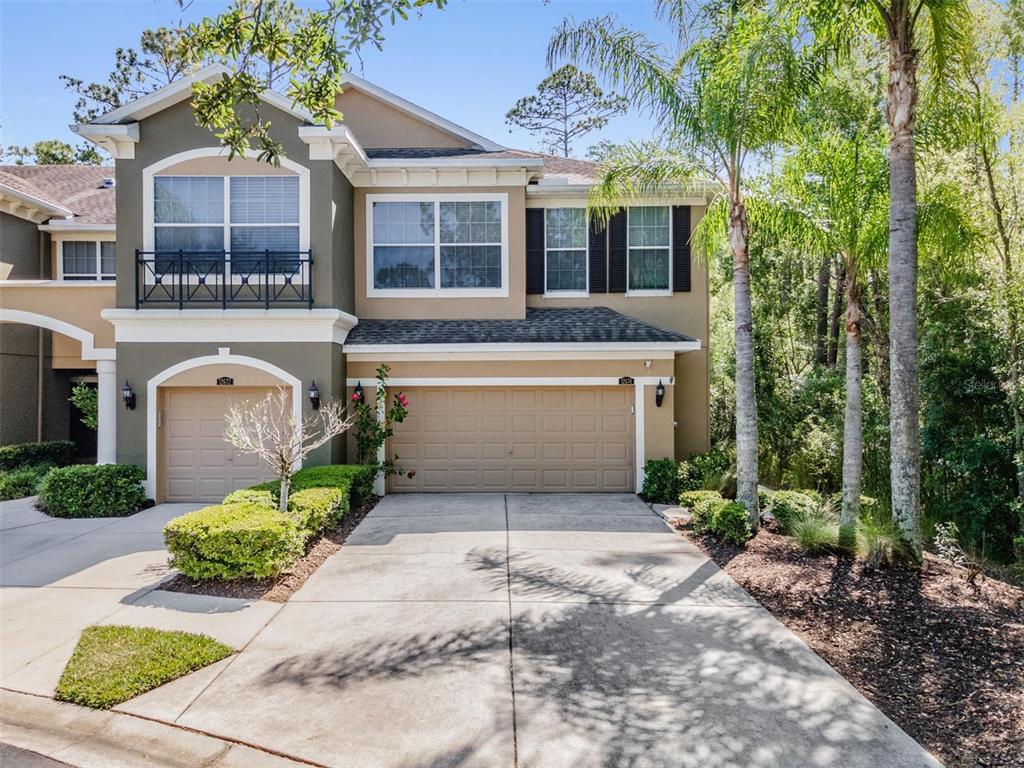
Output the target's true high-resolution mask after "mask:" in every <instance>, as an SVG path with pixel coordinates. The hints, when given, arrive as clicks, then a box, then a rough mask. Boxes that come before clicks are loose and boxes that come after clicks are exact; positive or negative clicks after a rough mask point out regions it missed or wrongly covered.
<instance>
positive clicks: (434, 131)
mask: <svg viewBox="0 0 1024 768" xmlns="http://www.w3.org/2000/svg"><path fill="white" fill-rule="evenodd" d="M334 105H335V107H336V108H337V109H338V111H340V112H341V114H342V121H343V122H344V124H345V125H346V126H348V128H349V130H351V131H352V133H353V134H355V137H356V139H357V140H358V141H359V143H360V144H362V145H363V146H364V147H366V148H369V149H372V148H378V147H389V148H394V147H449V148H455V147H468V146H470V144H469V142H468V141H466V140H465V139H463V138H461V137H459V136H456V135H454V134H452V133H448V132H447V131H443V130H441V129H439V128H436V127H435V126H433V125H430V124H429V123H424V122H423V121H422V120H419V119H417V118H415V117H413V116H411V115H409V114H407V113H406V112H403V111H401V110H399V109H396V108H395V107H392V106H391V105H390V104H386V103H385V102H383V101H381V100H380V99H377V98H375V97H373V96H370V95H369V94H366V93H363V92H362V91H360V90H358V89H357V88H346V89H345V90H344V91H343V92H342V93H340V94H338V97H337V98H336V99H335V101H334Z"/></svg>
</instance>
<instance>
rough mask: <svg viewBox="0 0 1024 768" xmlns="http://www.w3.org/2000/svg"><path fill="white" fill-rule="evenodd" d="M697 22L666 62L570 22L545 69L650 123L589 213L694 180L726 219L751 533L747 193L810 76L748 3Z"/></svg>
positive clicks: (739, 439)
mask: <svg viewBox="0 0 1024 768" xmlns="http://www.w3.org/2000/svg"><path fill="white" fill-rule="evenodd" d="M658 5H659V8H660V9H661V10H664V11H667V13H668V17H669V18H670V19H671V20H672V21H673V22H674V23H676V24H678V25H679V28H680V30H682V29H684V27H685V22H689V21H693V20H692V19H689V18H688V17H687V18H685V19H684V16H687V14H685V13H684V11H685V9H686V8H685V7H686V3H685V2H684V1H683V0H677V2H660V3H659V4H658ZM699 22H700V23H701V24H702V26H703V29H702V31H703V33H704V34H703V35H702V36H701V37H700V38H699V39H698V40H697V42H695V43H694V44H693V45H691V46H690V47H689V48H688V49H686V50H685V51H684V52H683V53H682V54H681V55H679V56H672V55H670V54H669V53H668V52H667V51H665V50H664V49H663V48H662V47H661V46H659V45H658V44H656V43H654V42H652V41H651V40H649V39H648V38H646V37H645V36H644V35H643V34H641V33H640V32H637V31H635V30H631V29H629V28H626V27H622V26H620V25H619V24H618V23H617V22H616V20H615V19H614V18H613V17H610V16H605V17H602V18H598V19H593V20H590V21H586V22H583V23H581V24H576V23H575V22H573V21H571V20H568V19H567V20H566V21H565V22H563V24H562V25H561V27H560V28H558V29H557V30H556V31H555V34H554V37H553V38H552V40H551V42H550V44H549V48H548V59H549V64H551V65H554V64H555V62H556V61H558V60H559V59H561V58H563V57H568V58H570V59H573V60H575V61H577V62H580V61H582V62H585V63H586V65H587V66H588V67H589V68H591V69H592V70H595V71H596V72H598V73H599V74H600V75H602V76H603V77H605V78H606V79H607V80H608V81H609V82H610V83H611V85H612V86H613V87H615V88H616V89H617V90H618V91H619V92H622V93H626V94H629V95H630V98H631V100H632V102H633V104H634V105H635V106H637V107H639V108H641V109H643V110H646V111H647V112H648V113H649V114H651V115H653V116H654V117H655V118H656V120H657V123H658V127H659V131H660V134H661V137H662V138H661V140H660V141H658V142H654V143H653V144H651V143H647V144H631V145H628V146H627V147H625V148H624V149H623V151H622V152H620V153H617V154H616V156H615V157H614V158H613V159H612V160H611V161H610V163H609V164H608V165H607V166H606V167H605V174H604V178H603V180H602V182H601V183H600V184H599V185H598V186H597V187H596V188H595V190H594V191H593V193H592V195H591V206H592V207H593V208H594V209H596V210H598V211H606V212H607V211H609V210H611V209H613V208H615V207H618V206H620V205H622V204H624V203H625V202H627V201H629V200H630V199H636V198H639V197H645V196H651V195H657V194H661V193H664V191H665V188H666V187H671V186H674V185H675V186H690V185H692V184H694V182H695V181H697V180H700V179H703V180H705V181H711V182H712V184H714V189H715V190H716V191H715V195H716V200H721V201H722V204H724V205H725V206H726V208H727V211H728V239H729V244H730V249H731V251H732V262H733V296H734V299H733V300H734V305H735V329H734V331H735V341H736V469H737V499H738V501H739V502H740V503H742V504H743V505H744V506H745V507H746V508H747V510H748V513H749V516H750V523H751V526H752V527H753V528H754V529H755V530H756V529H757V527H758V525H759V511H758V502H757V484H758V466H757V448H758V446H757V400H756V395H755V391H754V336H753V310H752V306H751V291H750V253H749V248H748V244H749V238H750V222H749V220H748V213H747V206H746V201H745V192H746V190H745V183H746V176H747V168H748V165H749V163H750V162H751V159H752V157H755V156H757V154H758V153H762V152H765V151H766V150H768V149H770V148H771V147H772V146H773V145H774V144H775V143H776V142H777V141H778V140H779V138H780V137H781V135H782V134H783V132H784V131H785V129H786V127H787V126H788V125H789V123H790V120H791V118H792V116H793V113H794V110H795V107H796V104H797V102H798V100H799V97H800V95H801V93H803V92H804V90H805V89H806V86H807V84H808V82H809V81H810V80H811V79H812V75H813V71H814V69H813V67H812V66H810V62H809V60H808V59H806V58H804V56H803V55H802V51H801V48H800V46H799V45H798V29H797V27H796V25H795V24H794V23H791V20H790V19H787V18H785V17H783V16H781V15H779V14H777V13H772V12H769V11H767V10H765V9H763V8H760V7H756V6H755V5H753V4H751V5H745V4H742V3H734V2H729V3H717V2H716V3H708V4H706V5H705V7H704V8H703V11H702V13H701V15H700V18H699ZM714 204H715V201H713V202H712V205H714Z"/></svg>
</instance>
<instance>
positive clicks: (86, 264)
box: [60, 240, 117, 280]
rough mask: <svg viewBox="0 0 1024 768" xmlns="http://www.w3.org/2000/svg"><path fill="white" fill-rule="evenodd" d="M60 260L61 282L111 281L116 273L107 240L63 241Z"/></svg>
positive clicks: (111, 245)
mask: <svg viewBox="0 0 1024 768" xmlns="http://www.w3.org/2000/svg"><path fill="white" fill-rule="evenodd" d="M60 259H61V262H60V277H61V279H63V280H113V279H114V276H115V272H116V271H117V268H116V265H115V261H114V243H113V242H111V241H109V240H101V241H99V242H97V241H95V240H65V241H64V242H62V243H61V253H60Z"/></svg>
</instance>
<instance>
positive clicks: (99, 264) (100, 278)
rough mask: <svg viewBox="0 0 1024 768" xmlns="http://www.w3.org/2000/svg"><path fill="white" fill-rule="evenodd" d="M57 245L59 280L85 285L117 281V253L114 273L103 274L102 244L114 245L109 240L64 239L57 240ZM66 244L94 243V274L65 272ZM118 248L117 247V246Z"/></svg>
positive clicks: (89, 238)
mask: <svg viewBox="0 0 1024 768" xmlns="http://www.w3.org/2000/svg"><path fill="white" fill-rule="evenodd" d="M55 242H56V244H57V279H58V280H67V281H68V282H75V283H85V282H89V281H90V280H91V281H92V282H96V283H106V284H112V283H114V282H115V281H116V280H117V262H116V253H115V263H114V271H113V272H103V271H102V269H103V259H102V258H101V254H102V253H103V246H102V245H100V243H114V241H113V240H110V239H109V238H99V239H94V238H91V237H62V238H60V239H56V240H55ZM64 243H92V245H93V247H94V249H95V251H96V269H95V270H94V271H92V272H65V271H64ZM115 248H116V246H115Z"/></svg>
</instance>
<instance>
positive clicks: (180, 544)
mask: <svg viewBox="0 0 1024 768" xmlns="http://www.w3.org/2000/svg"><path fill="white" fill-rule="evenodd" d="M164 541H166V543H167V549H168V551H170V553H171V566H172V567H173V568H177V569H178V570H179V571H181V572H182V573H184V574H185V575H186V576H188V577H190V578H193V579H197V580H203V579H226V580H232V579H243V578H254V579H262V578H267V577H269V576H276V575H277V574H278V573H280V572H281V571H282V570H284V569H285V568H287V567H288V566H289V565H291V564H292V563H293V562H294V561H295V560H296V559H297V558H298V557H299V556H300V555H301V554H302V550H303V542H304V541H305V536H304V535H303V532H302V531H301V530H300V529H299V526H298V525H296V524H295V521H294V520H292V519H291V518H290V517H288V516H287V515H283V514H281V513H280V512H278V511H277V510H276V509H269V508H267V507H265V506H262V505H260V504H251V503H250V504H244V503H243V504H223V505H218V506H213V507H205V508H203V509H198V510H196V511H195V512H189V513H188V514H185V515H182V516H181V517H176V518H174V519H173V520H171V521H170V522H169V523H167V525H166V526H164Z"/></svg>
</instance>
